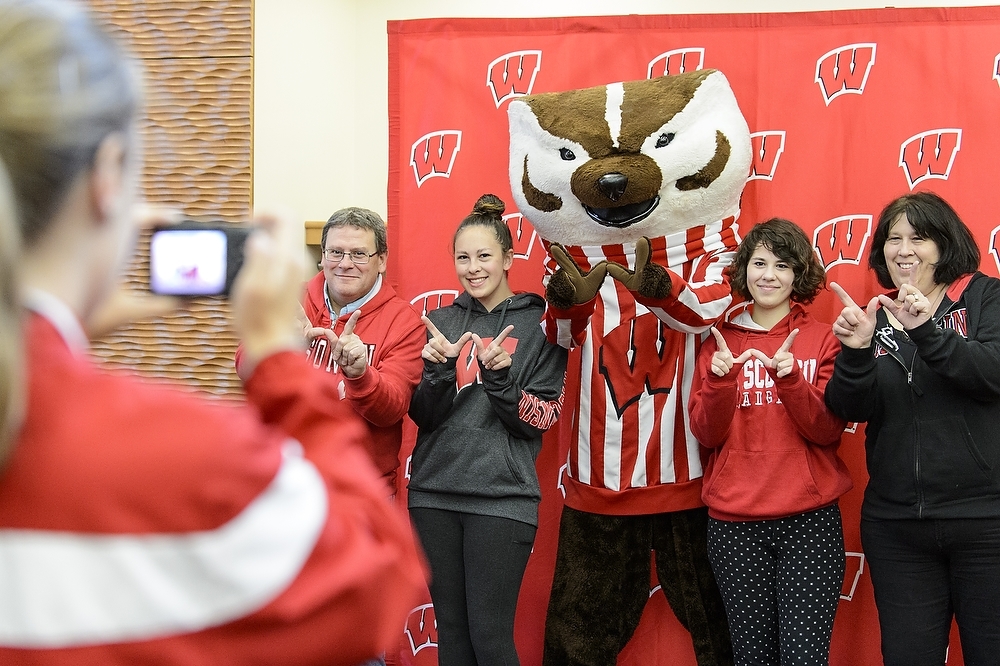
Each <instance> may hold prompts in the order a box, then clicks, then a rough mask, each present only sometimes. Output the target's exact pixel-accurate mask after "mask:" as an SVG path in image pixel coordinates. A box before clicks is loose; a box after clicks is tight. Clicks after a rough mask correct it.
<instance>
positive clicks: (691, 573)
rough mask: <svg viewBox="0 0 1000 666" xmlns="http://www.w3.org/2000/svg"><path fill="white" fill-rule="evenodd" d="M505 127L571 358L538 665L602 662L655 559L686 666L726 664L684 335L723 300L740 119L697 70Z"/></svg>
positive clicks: (599, 94)
mask: <svg viewBox="0 0 1000 666" xmlns="http://www.w3.org/2000/svg"><path fill="white" fill-rule="evenodd" d="M508 116H509V120H510V181H511V189H512V191H513V194H514V200H515V201H516V202H517V206H518V209H519V210H520V211H521V213H522V214H523V215H524V216H525V217H527V218H528V219H529V220H530V221H531V223H532V224H533V225H534V227H535V229H536V231H537V232H538V233H539V235H540V236H541V237H542V238H543V239H544V240H545V243H546V247H547V248H548V250H549V257H548V261H547V269H548V273H549V275H548V276H547V278H546V299H547V301H548V304H549V307H548V308H547V311H546V316H545V321H544V326H545V327H546V331H547V333H548V335H549V338H550V339H551V340H552V341H555V342H558V343H559V344H562V345H563V346H566V347H570V348H573V349H574V352H573V353H574V354H578V355H579V358H578V362H575V363H574V362H571V363H570V368H578V371H577V372H575V373H572V374H570V375H568V376H567V382H566V403H565V405H564V407H563V412H562V417H561V419H560V421H561V424H563V425H562V426H561V427H560V429H559V431H560V437H561V439H562V440H563V441H562V442H561V444H563V445H565V446H566V447H567V448H568V451H569V461H568V462H569V464H568V468H567V477H568V478H567V480H566V506H565V508H564V510H563V515H562V520H561V526H560V533H559V551H558V555H557V561H556V571H555V577H554V580H553V585H552V596H551V599H550V602H549V610H548V616H547V619H546V631H545V656H544V662H543V663H544V664H545V665H546V666H562V665H564V664H566V665H569V664H607V665H608V666H614V664H615V662H616V659H617V655H618V653H619V652H620V651H621V650H622V649H623V648H624V646H625V644H626V643H627V642H628V640H629V638H630V637H631V635H632V633H633V631H634V630H635V627H636V625H637V624H638V622H639V617H640V616H641V614H642V609H643V607H644V606H645V603H646V601H647V599H648V594H649V579H650V571H649V569H650V550H655V551H656V570H657V575H658V577H659V582H660V585H661V587H662V589H663V592H664V594H665V595H666V597H667V600H668V602H669V603H670V605H671V607H672V608H673V610H674V612H675V614H676V615H677V617H678V619H679V620H680V621H681V623H682V624H683V625H684V626H685V627H686V628H687V629H688V631H689V632H690V633H691V636H692V641H693V644H694V648H695V654H696V656H697V659H698V663H699V665H700V666H717V665H718V666H721V665H724V664H731V663H732V652H731V647H730V644H729V632H728V628H727V625H726V618H725V612H724V609H723V607H722V601H721V598H720V597H719V594H718V590H717V589H716V588H715V581H714V577H713V576H712V572H711V568H710V566H709V563H708V557H707V554H706V534H705V531H706V525H707V513H706V509H705V508H704V505H703V504H702V502H701V477H702V457H701V451H700V448H699V445H698V443H697V442H696V441H695V440H694V437H693V436H692V435H691V433H690V431H689V430H688V428H687V423H688V418H687V413H686V411H687V402H688V397H689V392H690V387H691V380H692V377H693V373H694V368H695V358H696V355H697V351H698V348H699V346H700V344H701V334H702V333H704V332H705V331H706V330H707V329H708V327H709V326H711V325H712V324H713V323H715V321H717V320H718V319H719V318H720V317H721V316H722V314H723V313H724V312H725V310H726V308H727V307H728V306H729V304H730V302H731V300H732V296H731V294H730V290H729V284H728V281H727V279H726V277H725V275H724V270H725V268H726V267H727V266H728V265H729V263H730V261H731V260H732V256H733V252H734V251H735V248H736V245H737V242H738V238H737V234H736V228H735V219H736V216H737V215H738V212H739V199H740V194H741V192H742V190H743V186H744V185H745V183H746V180H747V175H748V173H749V169H750V164H751V147H750V132H749V129H748V128H747V123H746V120H745V119H744V117H743V114H742V113H741V112H740V109H739V105H738V104H737V102H736V98H735V96H734V95H733V92H732V89H731V88H730V86H729V82H728V81H727V80H726V78H725V76H723V74H722V73H721V72H718V71H714V70H700V71H696V72H690V73H686V74H680V75H676V76H665V77H661V78H657V79H651V80H646V81H634V82H625V83H614V84H610V85H607V86H599V87H596V88H588V89H584V90H571V91H567V92H561V93H546V94H540V95H533V96H528V97H522V98H520V99H518V100H515V101H513V102H511V103H510V106H509V109H508ZM609 278H610V279H609ZM651 661H654V662H655V661H656V660H655V659H651Z"/></svg>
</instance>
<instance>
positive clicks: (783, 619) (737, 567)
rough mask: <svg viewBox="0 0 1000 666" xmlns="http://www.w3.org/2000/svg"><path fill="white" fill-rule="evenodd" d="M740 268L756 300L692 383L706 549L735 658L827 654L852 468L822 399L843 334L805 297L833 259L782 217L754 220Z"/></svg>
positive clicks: (804, 660) (710, 350)
mask: <svg viewBox="0 0 1000 666" xmlns="http://www.w3.org/2000/svg"><path fill="white" fill-rule="evenodd" d="M730 270H731V273H732V286H733V291H734V292H736V293H737V294H739V295H740V296H742V297H743V298H744V299H747V300H748V302H747V303H745V304H742V305H741V306H739V307H737V308H734V309H733V310H731V311H730V312H729V313H727V316H726V317H725V320H724V321H723V323H722V324H721V325H720V327H719V328H718V329H715V328H713V329H712V336H713V337H712V338H709V339H707V340H706V341H705V344H704V345H703V346H702V348H701V352H700V355H699V357H698V369H697V371H696V373H695V378H694V388H693V393H692V396H691V432H692V433H694V435H695V437H697V438H698V441H699V442H700V443H701V444H702V445H703V446H705V447H707V448H709V449H710V450H711V453H710V454H709V458H708V462H707V464H706V467H705V479H704V483H703V486H702V500H704V502H705V504H706V505H707V506H708V515H709V522H708V556H709V560H710V561H711V563H712V570H713V572H714V573H715V578H716V581H717V583H718V585H719V591H720V592H721V593H722V599H723V602H724V603H725V606H726V616H727V618H728V620H729V630H730V633H731V635H732V641H733V655H734V658H735V663H736V664H738V665H740V664H778V663H780V664H809V665H811V666H812V665H822V664H827V663H828V660H829V652H830V637H831V635H832V633H833V619H834V615H835V614H836V612H837V604H838V601H839V597H840V587H841V584H842V583H843V579H844V566H845V562H844V536H843V529H842V526H841V518H840V508H839V507H838V503H837V500H838V498H839V497H840V496H841V495H843V494H844V493H845V492H847V491H848V490H850V489H851V477H850V474H849V473H848V471H847V467H846V465H844V463H843V461H842V460H841V459H840V458H839V457H838V455H837V448H838V446H839V445H840V435H841V433H842V432H843V431H844V425H845V424H844V421H843V420H842V419H840V418H838V417H836V416H834V415H833V414H832V413H831V412H830V411H829V409H827V407H826V405H825V404H824V402H823V390H824V388H825V386H826V383H827V381H829V379H830V376H831V375H832V374H833V366H834V360H835V358H836V356H837V352H839V351H840V345H839V344H838V343H837V339H836V338H835V337H834V335H833V333H832V332H831V331H830V327H829V326H828V325H826V324H823V323H820V322H818V321H816V320H815V319H813V318H812V317H811V316H810V315H809V314H808V313H806V311H805V310H804V309H803V307H802V304H804V303H809V302H811V301H812V300H813V299H814V298H815V297H816V295H817V294H818V293H819V292H820V290H821V289H822V288H823V285H824V282H825V273H824V271H823V267H822V266H821V265H820V263H819V261H818V260H817V258H816V255H815V253H814V252H813V249H812V245H811V243H810V242H809V239H808V238H807V237H806V235H805V233H803V231H802V230H801V229H800V228H799V227H798V226H796V225H795V224H794V223H792V222H789V221H788V220H783V219H779V218H774V219H770V220H768V221H766V222H763V223H761V224H759V225H757V226H756V227H754V228H753V229H752V230H751V231H750V233H749V234H747V237H746V239H745V240H744V241H743V243H742V244H741V245H740V247H739V249H738V250H737V252H736V257H735V259H734V260H733V264H732V266H731V269H730ZM793 347H794V349H793Z"/></svg>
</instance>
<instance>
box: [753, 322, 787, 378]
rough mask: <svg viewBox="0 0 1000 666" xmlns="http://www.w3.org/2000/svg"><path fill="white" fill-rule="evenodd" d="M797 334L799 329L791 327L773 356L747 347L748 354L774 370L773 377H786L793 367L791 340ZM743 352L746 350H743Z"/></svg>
mask: <svg viewBox="0 0 1000 666" xmlns="http://www.w3.org/2000/svg"><path fill="white" fill-rule="evenodd" d="M798 334H799V329H797V328H796V329H793V330H792V332H791V333H789V334H788V337H787V338H785V341H784V342H782V343H781V346H780V347H778V351H776V352H774V356H773V357H770V358H769V357H768V355H767V354H765V353H764V352H762V351H760V350H757V349H748V350H747V351H748V352H750V354H751V355H752V356H753V357H754V358H755V359H757V360H758V361H760V362H761V363H763V364H764V366H765V367H767V368H771V369H773V370H775V373H774V376H775V377H787V376H788V375H789V374H791V372H792V371H793V370H794V369H795V355H794V354H792V342H793V341H794V340H795V336H796V335H798ZM743 353H744V354H745V353H746V352H743Z"/></svg>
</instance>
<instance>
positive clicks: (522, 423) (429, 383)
mask: <svg viewBox="0 0 1000 666" xmlns="http://www.w3.org/2000/svg"><path fill="white" fill-rule="evenodd" d="M544 307H545V302H544V301H543V300H542V298H541V297H540V296H538V295H536V294H532V293H521V294H515V295H514V296H512V297H511V298H508V299H507V300H506V301H504V302H503V303H501V304H499V305H497V306H496V307H495V308H494V309H493V310H492V311H490V312H487V311H486V309H485V308H484V307H483V306H482V305H481V304H480V303H479V301H477V300H476V299H474V298H472V297H471V296H469V294H468V293H463V294H461V295H460V296H459V297H458V298H457V299H455V302H454V304H452V305H450V306H448V307H444V308H440V309H437V310H433V311H431V312H430V313H428V315H427V316H428V317H429V318H430V319H431V321H433V322H434V325H435V326H437V328H438V330H439V331H441V333H442V334H444V335H445V336H446V337H447V338H448V339H449V340H451V341H453V342H454V341H455V340H458V339H459V338H460V337H461V336H462V334H463V333H465V332H466V331H471V332H473V333H476V334H478V335H479V336H480V337H482V338H483V340H484V341H485V342H487V343H488V342H489V341H490V340H492V339H493V338H495V337H496V336H497V335H499V334H500V332H501V331H502V330H503V329H504V327H506V326H508V325H510V324H513V325H514V330H513V331H511V333H510V335H509V336H508V337H507V340H506V341H505V342H506V344H505V345H504V346H505V348H507V349H508V350H510V349H511V345H516V347H514V349H513V351H512V352H511V365H510V367H508V368H504V369H502V370H488V369H485V368H479V365H478V362H477V360H476V351H475V346H474V345H473V343H472V342H471V341H470V342H469V343H468V344H467V345H466V346H465V348H464V349H463V350H462V352H461V353H460V354H459V356H458V357H457V358H453V359H449V360H448V362H446V363H432V362H430V361H426V360H425V361H424V372H423V376H422V378H421V380H420V385H419V386H418V387H417V390H416V392H415V393H414V395H413V399H412V400H411V401H410V412H409V413H410V418H412V419H413V421H414V422H415V423H416V424H417V427H418V428H419V430H418V433H417V444H416V447H415V448H414V450H413V459H412V466H411V472H410V483H409V506H410V508H429V509H446V510H450V511H461V512H465V513H474V514H479V515H487V516H497V517H501V518H510V519H513V520H519V521H522V522H525V523H529V524H531V525H537V524H538V502H539V500H540V499H541V492H540V490H539V487H538V476H537V474H536V473H535V458H536V457H537V456H538V452H539V450H540V449H541V444H542V433H543V432H545V430H547V429H548V428H549V427H550V426H551V425H552V424H553V423H554V422H555V420H556V418H557V417H558V415H559V410H560V409H561V408H562V389H563V379H564V376H565V373H566V350H565V349H563V348H562V347H559V346H558V345H554V344H550V343H549V342H547V341H546V339H545V334H544V333H543V331H542V329H541V326H540V324H539V322H540V321H541V318H542V312H543V310H544Z"/></svg>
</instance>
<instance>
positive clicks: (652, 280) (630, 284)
mask: <svg viewBox="0 0 1000 666" xmlns="http://www.w3.org/2000/svg"><path fill="white" fill-rule="evenodd" d="M649 254H650V249H649V239H648V238H646V237H645V236H643V237H642V238H640V239H639V240H638V241H636V243H635V270H634V271H630V270H629V269H627V268H626V267H624V266H622V265H621V264H619V263H617V262H614V261H613V262H611V263H609V264H608V275H610V276H611V277H613V278H614V279H616V280H618V281H619V282H621V283H622V284H623V285H625V288H626V289H628V290H629V291H631V292H634V293H636V294H639V295H640V296H642V297H644V298H653V299H657V300H662V299H664V298H666V297H667V296H669V295H670V286H671V282H670V273H668V272H667V269H666V268H664V267H663V266H660V265H659V264H653V263H650V262H649Z"/></svg>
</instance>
